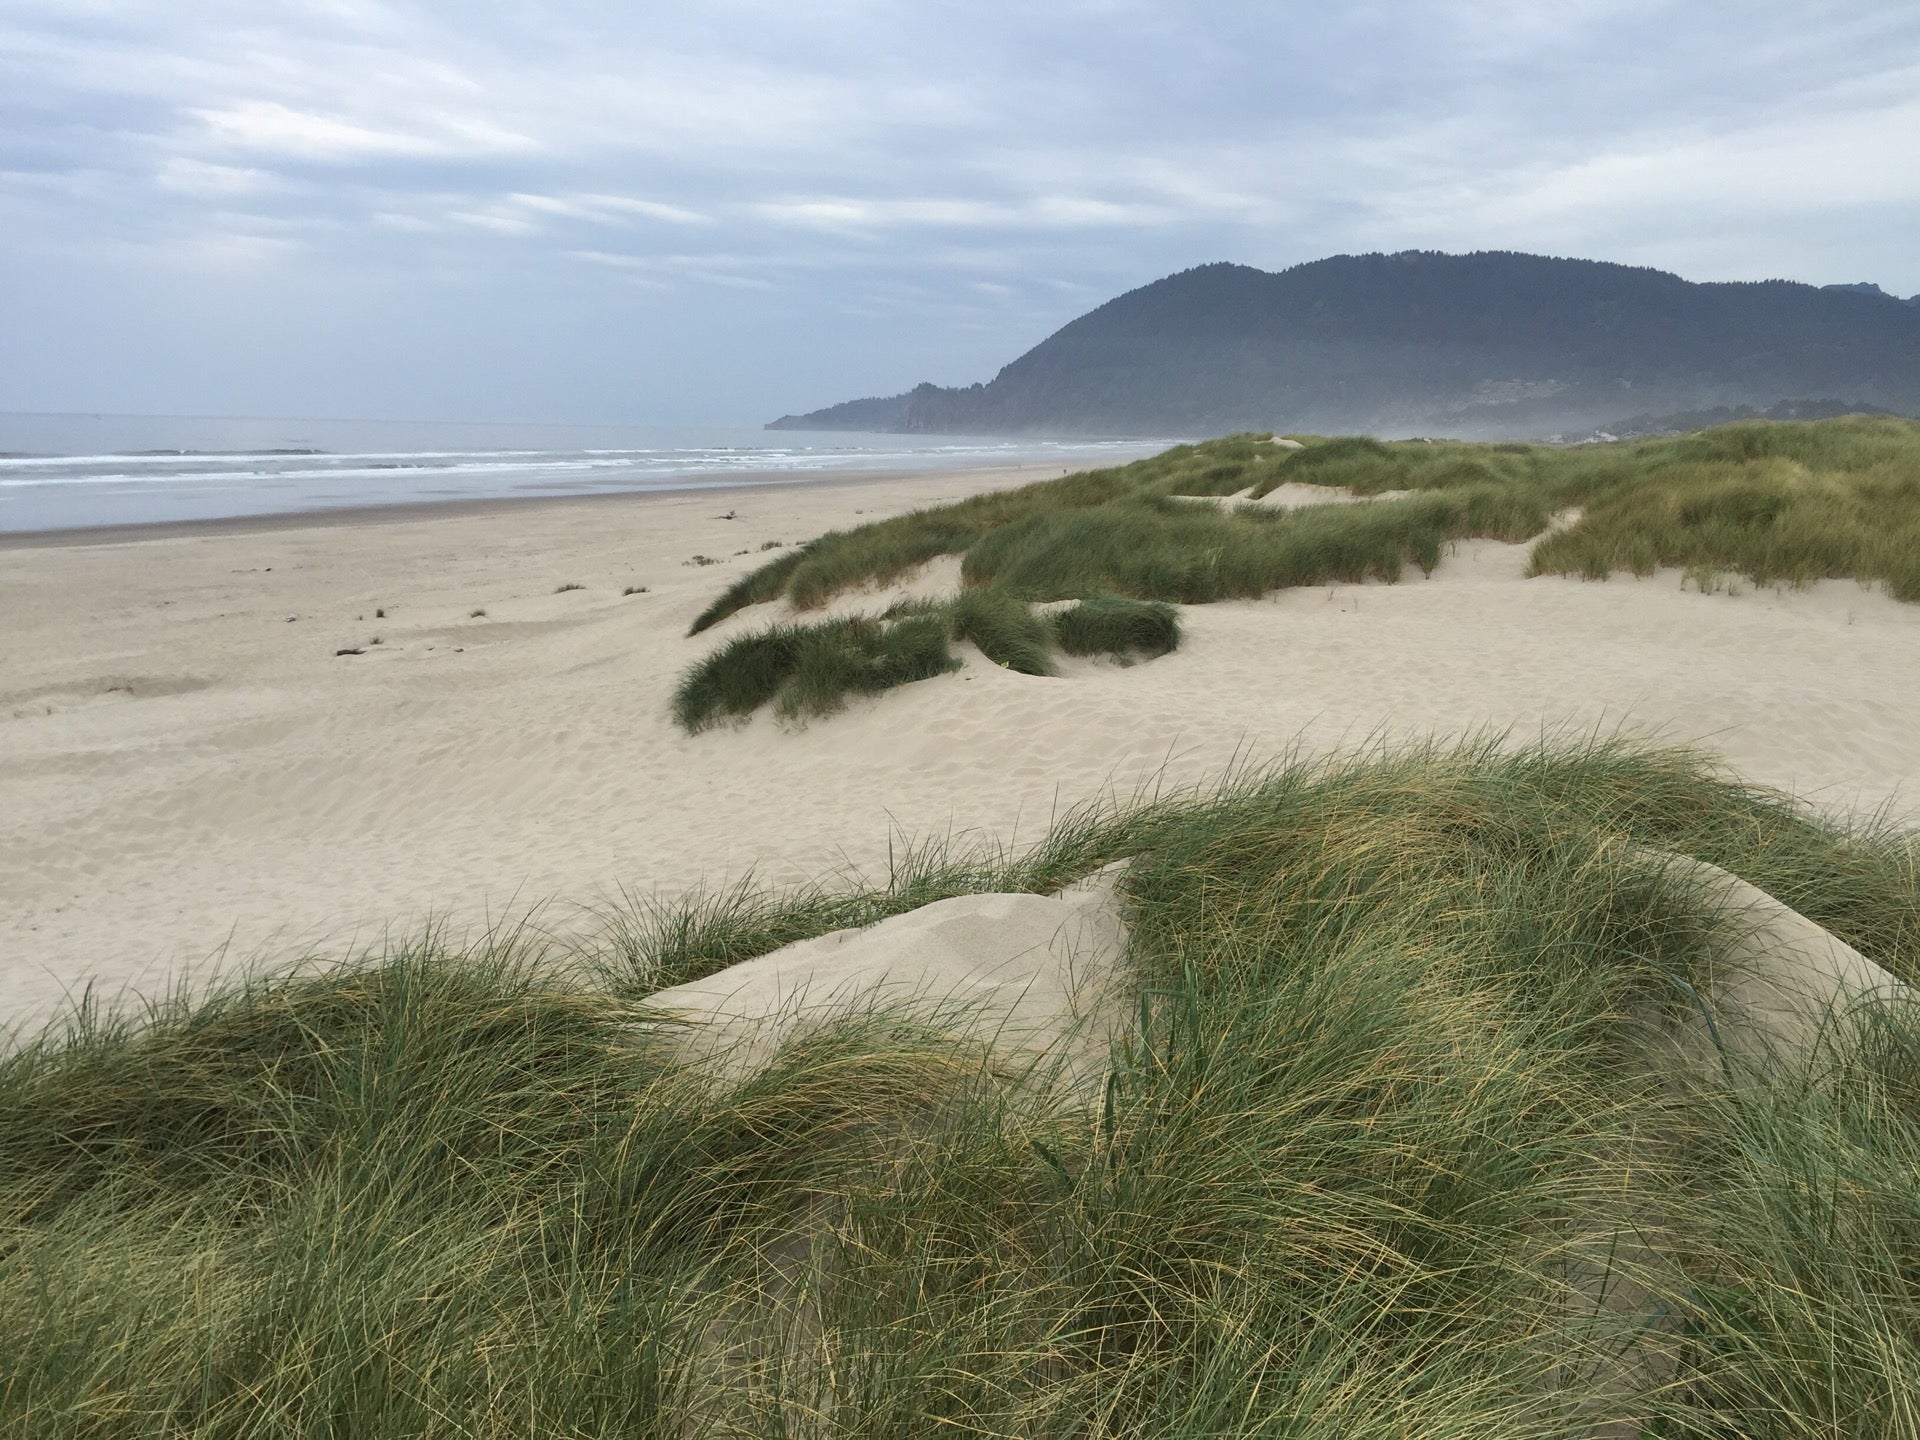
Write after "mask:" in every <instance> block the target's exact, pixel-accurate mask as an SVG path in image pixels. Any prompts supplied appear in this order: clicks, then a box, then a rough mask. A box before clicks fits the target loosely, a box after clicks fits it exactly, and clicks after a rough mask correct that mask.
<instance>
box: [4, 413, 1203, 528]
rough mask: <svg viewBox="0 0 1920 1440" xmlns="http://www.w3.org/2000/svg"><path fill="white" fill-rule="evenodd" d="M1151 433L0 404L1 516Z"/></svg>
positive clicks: (71, 514)
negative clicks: (948, 432) (798, 430)
mask: <svg viewBox="0 0 1920 1440" xmlns="http://www.w3.org/2000/svg"><path fill="white" fill-rule="evenodd" d="M1167 443H1171V442H1167ZM1160 448H1162V446H1161V445H1159V444H1155V443H1154V442H1151V441H1140V440H1114V441H1100V440H1087V439H1080V438H1075V439H1067V440H1059V441H1051V440H1044V439H1033V438H1030V437H1022V438H1020V439H1015V440H998V439H988V438H982V437H943V436H928V435H913V436H900V435H864V434H835V433H824V432H809V433H805V434H794V433H791V432H768V431H765V430H759V429H753V428H749V427H745V426H740V427H697V428H696V427H668V426H631V425H626V426H623V425H598V426H586V425H544V424H491V423H488V424H474V423H451V422H448V423H440V422H405V421H363V420H301V419H259V418H245V417H237V418H222V417H174V416H139V415H32V414H14V415H6V414H0V532H22V531H34V530H52V529H65V528H70V527H88V526H99V525H122V524H142V523H148V522H153V521H163V520H208V519H219V518H225V517H229V516H240V515H271V514H286V513H291V512H300V511H309V510H327V509H338V508H343V507H361V506H385V505H404V504H417V503H422V502H430V501H448V500H492V499H506V498H513V497H521V498H528V497H535V496H559V495H590V494H602V493H617V492H632V491H652V490H688V489H699V488H703V487H708V486H718V485H740V484H768V485H774V484H781V483H791V482H793V481H796V480H805V479H818V478H821V477H823V476H825V475H829V474H835V473H847V474H855V473H859V472H865V471H885V470H922V469H927V470H935V469H963V468H977V467H982V466H997V465H1031V466H1033V467H1035V471H1036V478H1038V476H1039V475H1040V474H1042V473H1045V472H1046V471H1047V469H1049V468H1050V467H1055V466H1057V467H1059V468H1078V467H1082V466H1086V465H1097V464H1104V463H1108V462H1110V461H1115V460H1124V459H1130V458H1132V457H1134V456H1136V455H1142V454H1150V453H1152V452H1153V451H1155V450H1157V449H1160Z"/></svg>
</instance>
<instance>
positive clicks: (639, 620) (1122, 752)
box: [0, 467, 1920, 1024]
mask: <svg viewBox="0 0 1920 1440" xmlns="http://www.w3.org/2000/svg"><path fill="white" fill-rule="evenodd" d="M1043 474H1044V472H1042V471H1039V470H1036V469H1034V468H1032V467H1029V468H1028V469H1026V470H1024V471H994V472H973V473H956V472H952V471H948V472H941V473H938V474H929V475H923V476H910V477H905V478H899V477H893V478H887V479H881V480H871V479H870V480H862V481H858V482H833V483H822V484H817V485H805V486H788V487H782V488H777V489H754V490H740V491H733V492H726V493H719V494H716V493H705V494H697V495H666V496H659V495H655V496H634V497H620V498H595V499H592V500H585V501H528V502H513V503H505V504H501V505H496V506H491V507H488V506H468V507H463V508H460V509H458V510H451V511H434V512H424V513H404V512H396V513H393V514H387V515H368V514H358V515H351V516H332V517H320V518H313V519H310V520H302V521H291V520H286V519H281V520H277V521H274V522H271V523H253V524H242V523H232V524H224V525H213V526H200V527H171V528H167V529H164V530H154V531H150V532H143V531H124V530H123V531H117V532H113V533H111V534H106V535H96V536H68V537H64V538H63V539H62V540H61V542H60V543H57V544H49V543H45V542H44V541H41V542H21V541H18V540H14V541H0V614H4V615H5V617H6V627H5V641H4V651H3V652H0V653H3V656H4V658H3V659H0V735H3V736H4V740H0V1023H12V1024H19V1023H31V1022H32V1021H34V1020H36V1019H38V1018H40V1017H43V1016H45V1015H46V1014H48V1013H49V1012H50V1011H52V1010H54V1009H56V1008H57V1007H58V1006H59V1005H60V1003H61V1001H62V999H63V997H67V996H72V995H76V994H78V993H79V992H81V991H82V990H83V989H84V988H85V987H88V986H93V987H95V988H96V989H97V990H98V991H99V992H101V993H103V994H115V993H120V992H122V991H123V990H125V989H127V988H128V987H131V988H132V989H133V990H135V991H137V992H143V993H154V992H157V991H159V990H161V989H163V988H165V987H166V986H167V985H169V984H171V983H174V982H176V981H177V980H178V979H179V978H180V977H181V976H183V975H188V974H192V975H199V976H204V975H206V974H208V973H210V972H211V971H212V970H214V969H216V968H217V967H218V966H219V965H220V964H233V963H237V962H239V961H242V960H246V959H249V958H252V957H262V958H286V957H288V956H291V955H293V954H296V953H300V952H306V951H318V952H322V953H341V952H344V951H347V950H350V949H352V948H354V947H356V946H365V945H368V944H371V943H376V942H378V941H379V940H380V938H381V937H382V936H383V935H385V934H392V935H407V934H413V933H418V931H419V930H420V929H421V927H423V926H425V925H426V924H428V923H429V922H430V921H437V922H443V923H445V924H447V925H448V926H450V927H451V928H453V929H456V930H458V929H464V928H470V927H473V926H476V925H480V924H484V923H487V922H488V921H489V920H499V919H501V918H503V917H517V916H522V915H525V914H527V913H529V912H530V911H536V910H537V912H538V916H537V919H538V923H539V924H541V925H542V926H544V927H546V928H549V929H552V930H555V931H558V932H561V933H570V932H574V931H586V930H591V929H592V928H593V926H594V925H595V923H596V921H595V918H594V914H593V910H594V907H601V906H607V905H612V904H615V903H617V902H618V901H619V899H620V897H621V896H622V894H623V893H624V894H627V895H647V894H656V893H657V894H661V895H672V894H677V893H679V892H682V891H684V890H685V889H687V888H688V887H691V886H697V885H710V886H712V885H724V884H728V883H731V882H734V881H737V880H739V879H740V878H742V877H743V876H747V875H749V874H751V875H753V876H754V877H756V878H757V879H758V880H759V881H762V882H767V883H787V882H798V881H803V880H810V879H816V878H819V877H821V876H823V875H825V874H827V873H829V872H832V871H834V870H836V869H840V868H844V867H848V866H853V867H859V868H862V869H865V870H867V871H869V872H872V871H873V870H875V869H884V866H885V863H886V857H887V855H888V851H889V847H890V846H893V847H898V846H899V844H900V843H901V841H902V839H903V837H906V838H911V837H926V836H950V837H954V838H957V839H966V838H978V839H981V840H983V841H993V842H997V843H1002V844H1018V843H1021V842H1023V841H1027V840H1033V839H1037V838H1038V837H1039V836H1040V834H1041V833H1042V832H1043V831H1044V830H1045V829H1046V827H1047V824H1048V821H1049V817H1050V816H1052V815H1053V814H1055V813H1056V812H1058V811H1062V810H1065V809H1069V808H1071V807H1074V806H1077V805H1080V804H1082V803H1084V802H1086V801H1088V800H1090V799H1093V798H1095V797H1097V796H1099V795H1101V794H1103V793H1107V792H1116V793H1118V794H1120V795H1126V794H1130V793H1132V792H1134V791H1136V790H1138V789H1139V788H1140V787H1143V786H1150V785H1153V784H1156V783H1161V784H1176V785H1178V784H1188V783H1193V782H1204V781H1206V780H1208V779H1210V778H1212V777H1217V776H1219V775H1220V774H1222V773H1223V772H1224V771H1226V770H1227V769H1228V768H1229V767H1230V766H1232V765H1233V764H1234V763H1235V762H1236V761H1251V762H1255V763H1258V762H1263V761H1270V760H1273V759H1275V758H1277V757H1280V756H1281V755H1283V754H1285V753H1286V752H1287V751H1288V750H1289V749H1290V748H1296V747H1297V748H1300V749H1304V750H1306V751H1309V752H1318V751H1323V750H1326V749H1329V748H1334V747H1341V746H1356V745H1360V744H1363V743H1365V742H1367V741H1368V740H1369V739H1372V738H1387V737H1400V736H1406V735H1415V734H1438V735H1457V734H1460V733H1463V732H1468V731H1473V730H1476V729H1482V728H1485V727H1494V728H1497V729H1502V730H1510V731H1512V732H1513V733H1515V734H1516V735H1519V736H1523V737H1533V736H1536V735H1537V734H1539V732H1540V731H1541V730H1542V729H1543V728H1544V729H1548V730H1560V729H1572V730H1580V731H1584V730H1594V729H1599V730H1602V731H1607V732H1611V731H1614V730H1616V729H1626V730H1629V731H1633V732H1640V733H1653V734H1657V735H1659V736H1661V737H1664V738H1666V739H1669V740H1676V741H1680V740H1684V741H1697V742H1699V743H1701V744H1703V745H1705V746H1707V747H1709V748H1711V749H1712V750H1714V751H1715V752H1717V753H1718V754H1720V755H1722V756H1723V757H1725V759H1726V761H1727V762H1728V763H1729V765H1730V766H1731V767H1732V768H1733V769H1734V770H1735V771H1736V772H1737V773H1738V774H1740V775H1741V776H1742V777H1744V778H1747V779H1750V780H1753V781H1757V782H1760V783H1763V784H1767V785H1772V786H1777V787H1781V788H1783V789H1787V790H1791V791H1793V792H1794V793H1796V794H1798V795H1801V796H1803V797H1805V798H1807V799H1810V800H1812V801H1814V802H1816V803H1819V804H1822V805H1825V806H1830V807H1837V808H1855V809H1858V808H1865V809H1872V808H1875V807H1881V806H1891V807H1892V808H1893V809H1894V810H1895V812H1896V813H1899V814H1902V815H1909V816H1910V815H1911V814H1912V813H1913V811H1914V809H1915V796H1916V794H1917V793H1920V790H1917V789H1916V782H1920V727H1916V726H1915V725H1914V724H1913V716H1914V715H1915V714H1916V713H1920V606H1911V605H1902V604H1899V603H1896V602H1894V601H1892V600H1890V599H1888V598H1887V597H1885V596H1884V595H1883V594H1880V593H1878V592H1876V591H1872V590H1869V589H1866V588H1864V587H1862V586H1861V585H1858V584H1855V583H1853V582H1851V581H1829V582H1822V583H1821V584H1819V585H1816V586H1814V587H1813V588H1811V589H1808V590H1802V591H1790V590H1786V591H1782V590H1774V589H1755V588H1754V587H1751V586H1749V585H1747V584H1745V583H1744V582H1741V583H1738V584H1736V585H1734V586H1733V587H1731V591H1730V592H1729V591H1722V592H1720V593H1714V594H1701V593H1699V592H1698V590H1697V589H1695V588H1693V587H1691V586H1686V585H1683V584H1682V581H1681V577H1680V576H1679V575H1678V574H1677V573H1662V574H1659V575H1656V576H1653V577H1651V578H1649V579H1645V580H1635V579H1632V578H1623V577H1615V578H1614V579H1612V580H1610V581H1607V582H1604V583H1592V582H1584V581H1580V580H1573V579H1561V578H1545V579H1533V580H1529V579H1525V578H1524V572H1525V567H1526V556H1527V547H1526V546H1524V545H1503V544H1500V543H1496V542H1491V541H1475V542H1467V543H1462V544H1460V545H1459V546H1457V547H1456V548H1455V549H1454V550H1453V551H1452V552H1451V553H1449V554H1448V555H1447V556H1446V557H1445V558H1444V559H1443V561H1442V563H1441V565H1440V566H1439V568H1438V570H1437V571H1436V572H1435V573H1434V575H1433V576H1432V577H1431V578H1427V579H1423V578H1421V577H1420V576H1419V575H1418V574H1417V572H1416V573H1415V574H1413V575H1412V576H1411V577H1410V578H1409V579H1407V580H1406V581H1404V582H1403V583H1401V584H1398V585H1366V586H1346V585H1343V586H1338V587H1334V588H1331V589H1326V588H1321V589H1314V590H1295V591H1287V592H1282V593H1280V594H1278V595H1275V596H1273V597H1270V598H1268V599H1267V600H1264V601H1259V602H1244V603H1228V604H1218V605H1210V606H1201V607H1189V608H1188V609H1187V610H1186V611H1185V612H1184V614H1183V619H1184V622H1185V625H1186V632H1187V639H1186V641H1185V643H1184V644H1183V645H1182V647H1181V649H1180V650H1179V651H1177V652H1176V653H1174V654H1172V655H1169V656H1166V657H1164V658H1162V659H1159V660H1155V661H1152V662H1150V663H1146V664H1142V665H1136V666H1132V667H1119V666H1115V665H1111V664H1106V663H1097V664H1096V663H1093V662H1073V663H1071V664H1070V666H1069V668H1068V673H1066V674H1065V675H1063V676H1061V677H1059V678H1037V677H1030V676H1025V675H1019V674H1014V673H1011V672H1008V671H1003V670H1001V669H999V668H998V667H996V666H994V665H991V664H989V663H986V662H985V661H983V660H982V659H981V657H980V656H979V655H978V654H977V653H974V652H970V651H969V652H968V653H967V664H966V665H965V667H964V668H963V669H962V670H960V671H959V672H957V673H955V674H953V675H950V676H947V677H943V678H940V679H937V680H932V681H927V682H924V683H920V684H916V685H912V686H909V687H907V688H905V689H903V690H899V691H895V692H892V693H889V694H887V695H883V696H881V697H879V698H878V699H876V700H871V701H860V702H857V703H856V704H855V705H854V706H853V707H852V708H851V709H850V710H848V711H847V712H846V713H844V714H841V715H839V716H835V717H833V718H831V719H828V720H825V721H822V722H818V723H815V724H814V725H812V726H811V727H809V728H806V729H803V730H790V729H783V728H781V727H780V726H779V725H777V724H776V723H775V722H774V721H773V719H772V718H771V717H770V716H768V715H764V714H763V715H761V716H759V717H757V718H756V719H754V720H753V721H752V722H751V723H750V724H748V725H746V726H744V727H742V728H740V729H722V730H719V731H715V732H710V733H706V734H702V735H699V736H693V737H689V736H687V735H685V734H682V733H681V732H680V731H679V730H677V729H676V728H674V726H673V725H672V723H671V721H670V719H669V717H668V705H667V702H668V697H669V695H670V693H671V691H672V689H673V686H674V684H675V681H676V679H677V677H678V675H679V673H680V671H681V670H682V669H683V667H685V666H686V665H687V664H688V663H689V662H690V661H692V660H694V659H696V658H698V657H699V656H701V655H703V654H705V653H706V652H707V650H708V649H709V648H711V647H712V646H713V645H715V644H717V643H718V642H720V641H721V640H723V639H725V638H726V637H727V636H728V635H730V634H734V633H738V632H739V631H740V630H742V629H745V628H749V627H752V626H756V625H759V624H761V623H764V621H765V620H767V619H770V618H772V616H773V612H772V609H771V607H758V608H757V609H753V610H749V611H747V612H745V613H743V614H741V615H738V616H735V617H733V618H732V619H731V620H729V621H727V622H726V623H724V624H723V625H721V626H719V627H717V628H716V629H715V630H714V631H712V632H709V633H708V634H705V635H702V636H700V637H697V638H695V639H687V638H685V635H686V629H687V626H688V623H689V622H690V621H691V619H692V618H693V616H694V615H695V614H697V613H698V612H699V611H700V610H701V609H702V608H703V607H704V606H705V605H706V604H707V602H708V601H709V600H711V599H712V598H713V596H714V595H715V594H716V593H717V592H718V591H719V590H720V589H721V588H722V587H723V586H724V585H726V584H727V583H728V582H729V581H731V580H732V579H734V578H736V577H737V576H739V575H740V574H742V573H744V571H745V570H746V569H747V568H748V567H751V566H753V565H756V564H758V563H760V561H761V560H762V559H764V558H765V557H764V556H763V555H762V554H761V550H762V547H763V546H769V545H771V544H772V542H776V541H778V542H783V543H787V544H792V543H795V542H800V541H805V540H807V539H810V538H811V537H813V536H815V535H817V534H820V533H821V532H823V531H826V530H829V529H834V528H840V527H846V526H851V525H857V524H860V523H863V522H864V521H866V520H869V519H875V518H879V517H881V516H885V515H891V514H897V513H899V512H901V511H904V510H908V509H912V508H915V507H918V506H922V505H929V504H934V503H938V502H941V501H945V500H950V499H954V498H957V497H959V496H961V495H963V494H966V493H970V492H972V491H976V490H980V489H984V488H987V487H989V486H996V485H1010V484H1018V483H1025V482H1027V481H1031V480H1033V479H1036V478H1042V476H1043ZM730 512H731V515H732V518H727V517H728V516H729V513H730ZM699 556H706V557H712V558H713V559H714V560H716V561H717V563H698V562H697V561H696V559H695V557H699ZM956 577H957V566H948V567H940V566H936V567H932V573H929V574H926V575H923V576H921V577H918V578H917V579H916V581H915V582H914V585H915V587H916V588H917V589H918V590H920V591H922V592H925V591H927V590H932V589H938V588H940V587H942V586H950V585H952V584H954V583H957V582H956ZM562 586H579V587H582V588H578V589H567V590H564V591H562V590H561V588H560V587H562ZM628 587H645V589H644V593H635V594H631V595H625V594H623V593H622V592H623V591H624V590H626V589H627V588H628ZM890 593H892V592H881V593H877V594H872V595H868V596H864V597H858V598H857V599H855V598H849V597H843V598H842V599H841V600H840V601H838V602H836V605H835V609H836V610H846V609H858V608H866V607H873V608H878V607H879V606H881V605H883V604H884V603H886V599H887V596H888V595H889V594H890ZM382 611H384V615H383V614H382V613H381V612H382ZM476 611H483V612H484V614H480V615H476V614H475V613H474V612H476ZM376 638H377V641H378V643H375V641H376ZM342 650H357V651H359V652H360V653H358V654H346V655H342V654H339V653H337V652H339V651H342Z"/></svg>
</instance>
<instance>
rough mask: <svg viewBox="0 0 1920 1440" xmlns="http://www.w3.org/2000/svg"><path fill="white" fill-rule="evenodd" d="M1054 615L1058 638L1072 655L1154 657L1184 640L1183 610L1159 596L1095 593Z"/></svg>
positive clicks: (1054, 630) (1053, 619)
mask: <svg viewBox="0 0 1920 1440" xmlns="http://www.w3.org/2000/svg"><path fill="white" fill-rule="evenodd" d="M1051 618H1052V624H1053V634H1054V639H1055V642H1056V643H1057V644H1058V645H1059V646H1060V648H1061V649H1062V650H1064V651H1065V652H1066V653H1067V654H1069V655H1110V656H1113V657H1114V658H1116V659H1127V658H1131V657H1134V656H1146V657H1149V658H1150V657H1152V656H1155V655H1166V654H1169V653H1170V652H1172V651H1173V650H1175V649H1177V648H1178V647H1179V644H1180V612H1179V611H1178V610H1176V609H1174V608H1173V606H1171V605H1167V604H1164V603H1162V602H1161V601H1158V600H1128V599H1124V598H1122V597H1121V596H1118V595H1093V596H1089V597H1088V598H1087V599H1085V600H1080V601H1077V602H1076V603H1074V604H1072V605H1069V606H1067V607H1066V608H1065V609H1063V610H1057V611H1055V612H1054V613H1053V616H1052V617H1051Z"/></svg>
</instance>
